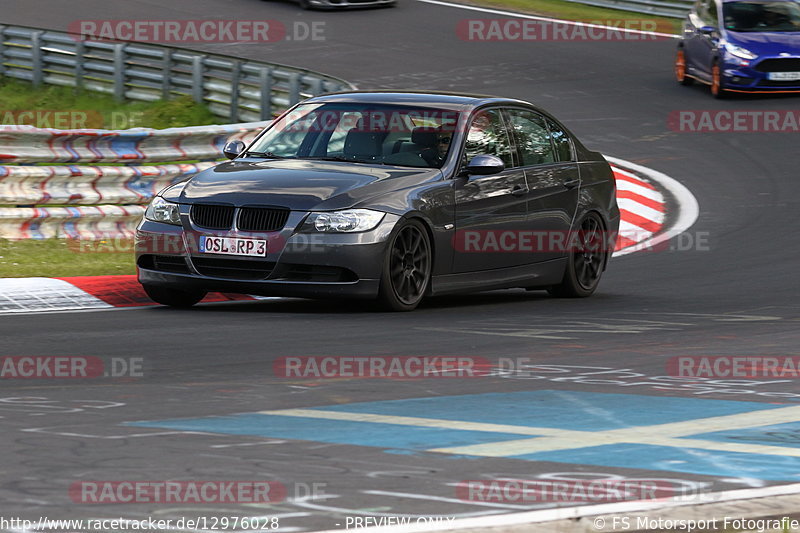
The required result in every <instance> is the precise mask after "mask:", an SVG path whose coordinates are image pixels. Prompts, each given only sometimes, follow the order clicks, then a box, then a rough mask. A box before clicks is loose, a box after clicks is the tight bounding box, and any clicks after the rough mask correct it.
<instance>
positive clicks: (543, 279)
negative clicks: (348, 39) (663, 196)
mask: <svg viewBox="0 0 800 533" xmlns="http://www.w3.org/2000/svg"><path fill="white" fill-rule="evenodd" d="M225 153H226V155H227V156H228V157H229V158H230V159H231V161H229V162H226V163H222V164H220V165H217V166H216V167H214V168H211V169H208V170H205V171H203V172H200V173H198V174H196V175H195V176H194V177H192V178H190V179H188V180H186V181H183V182H181V183H177V184H174V185H172V186H170V187H167V188H166V189H164V190H162V191H161V192H160V193H159V194H158V195H157V196H156V197H155V198H154V199H153V200H152V202H151V203H150V205H149V206H148V208H147V212H146V214H145V216H144V219H143V220H142V222H141V224H140V225H139V226H138V228H137V235H136V262H137V269H138V278H139V282H140V283H141V284H142V285H143V286H144V289H145V291H146V292H147V294H148V295H149V296H150V297H151V298H152V299H153V300H155V301H156V302H158V303H161V304H165V305H170V306H176V307H186V306H191V305H193V304H195V303H197V302H198V301H200V300H201V299H202V298H203V297H204V296H205V295H206V293H207V292H209V291H223V292H233V293H244V294H254V295H265V296H290V297H307V298H322V297H348V298H352V297H357V298H371V299H377V300H379V301H380V303H381V304H382V305H383V306H384V307H385V308H388V309H391V310H397V311H408V310H412V309H414V308H416V307H417V305H418V304H419V303H420V302H421V301H422V300H423V298H425V297H426V296H429V295H439V294H447V293H454V292H463V291H475V290H489V289H508V288H525V289H545V290H548V291H549V292H550V293H551V294H553V295H555V296H563V297H585V296H589V295H591V294H592V293H593V292H594V291H595V289H596V288H597V285H598V283H599V281H600V277H601V275H602V273H603V271H604V270H605V268H606V265H607V263H608V259H609V257H610V255H611V252H612V251H613V247H614V242H615V239H616V233H617V229H618V226H619V209H618V207H617V203H616V188H615V182H614V176H613V173H612V171H611V168H610V167H609V165H608V163H607V162H606V161H605V159H604V158H603V157H602V156H601V155H600V154H599V153H597V152H592V151H589V150H588V149H586V148H585V147H584V146H583V145H582V144H581V143H580V141H578V139H576V138H575V136H574V135H573V134H572V133H571V132H569V131H568V130H567V128H565V127H564V126H563V125H562V124H561V123H560V122H559V121H558V120H557V119H555V118H554V117H553V116H551V115H550V114H548V113H547V112H545V111H543V110H541V109H539V108H537V107H535V106H534V105H532V104H530V103H527V102H524V101H520V100H513V99H507V98H494V97H485V96H473V95H465V94H450V93H416V92H348V93H337V94H328V95H324V96H319V97H315V98H311V99H309V100H305V101H304V102H301V103H300V104H298V105H296V106H294V107H293V108H291V109H289V110H288V111H287V112H285V113H284V114H283V115H282V116H280V117H278V118H277V119H276V120H274V121H273V122H272V123H271V124H270V125H269V127H267V128H266V129H265V130H264V131H263V132H262V133H261V134H260V135H259V136H258V137H257V138H256V139H255V140H254V141H253V142H252V143H251V144H250V145H249V146H245V145H244V144H243V143H242V142H241V141H234V142H232V143H230V144H228V145H227V146H226V147H225Z"/></svg>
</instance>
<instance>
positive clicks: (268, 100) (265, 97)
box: [258, 68, 272, 120]
mask: <svg viewBox="0 0 800 533" xmlns="http://www.w3.org/2000/svg"><path fill="white" fill-rule="evenodd" d="M258 78H259V79H258V88H259V90H260V91H261V106H260V107H261V120H272V69H271V68H262V69H261V73H260V74H259V76H258Z"/></svg>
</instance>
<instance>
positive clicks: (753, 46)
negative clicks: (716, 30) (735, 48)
mask: <svg viewBox="0 0 800 533" xmlns="http://www.w3.org/2000/svg"><path fill="white" fill-rule="evenodd" d="M727 40H728V41H729V42H731V43H733V44H736V45H739V46H743V47H745V48H747V49H748V50H750V51H751V52H753V53H754V54H758V55H776V56H777V55H778V54H780V53H781V52H787V53H789V54H791V55H793V56H800V44H798V43H800V32H794V31H793V32H737V31H730V30H728V31H727Z"/></svg>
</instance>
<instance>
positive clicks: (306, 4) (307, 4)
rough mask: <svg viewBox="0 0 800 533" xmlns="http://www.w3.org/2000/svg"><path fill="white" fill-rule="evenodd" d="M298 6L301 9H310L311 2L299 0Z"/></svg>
mask: <svg viewBox="0 0 800 533" xmlns="http://www.w3.org/2000/svg"><path fill="white" fill-rule="evenodd" d="M300 7H301V8H303V9H311V2H309V1H308V0H300Z"/></svg>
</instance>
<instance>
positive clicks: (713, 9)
mask: <svg viewBox="0 0 800 533" xmlns="http://www.w3.org/2000/svg"><path fill="white" fill-rule="evenodd" d="M707 13H708V15H707V20H708V21H709V23H710V25H711V26H719V17H718V16H717V3H716V2H715V1H714V0H708V8H707Z"/></svg>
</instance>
